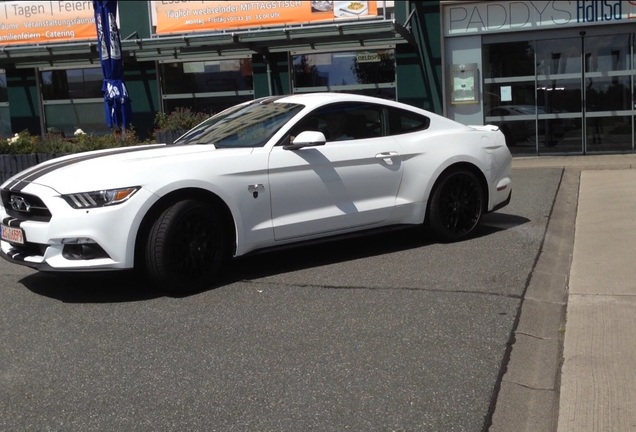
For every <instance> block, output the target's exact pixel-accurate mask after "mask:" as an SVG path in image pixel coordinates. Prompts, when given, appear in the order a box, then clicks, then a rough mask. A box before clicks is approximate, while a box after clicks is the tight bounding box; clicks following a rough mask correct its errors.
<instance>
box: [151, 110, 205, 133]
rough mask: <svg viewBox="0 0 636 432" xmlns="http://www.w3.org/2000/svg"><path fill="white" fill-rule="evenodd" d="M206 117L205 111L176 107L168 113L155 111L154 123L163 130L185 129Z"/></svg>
mask: <svg viewBox="0 0 636 432" xmlns="http://www.w3.org/2000/svg"><path fill="white" fill-rule="evenodd" d="M208 117H209V115H208V114H206V113H203V112H195V111H192V110H191V109H190V108H181V107H178V108H177V109H175V110H174V111H172V112H170V113H162V112H159V113H157V115H155V125H156V126H157V128H158V129H159V130H164V131H175V130H184V129H186V130H187V129H192V128H193V127H194V126H196V125H198V124H199V123H201V122H202V121H203V120H205V119H207V118H208Z"/></svg>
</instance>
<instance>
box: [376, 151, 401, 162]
mask: <svg viewBox="0 0 636 432" xmlns="http://www.w3.org/2000/svg"><path fill="white" fill-rule="evenodd" d="M397 155H398V152H396V151H388V152H382V153H378V154H376V155H375V158H376V159H382V160H383V161H384V163H385V164H387V165H393V158H394V157H395V156H397Z"/></svg>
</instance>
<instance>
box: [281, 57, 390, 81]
mask: <svg viewBox="0 0 636 432" xmlns="http://www.w3.org/2000/svg"><path fill="white" fill-rule="evenodd" d="M292 62H293V72H294V78H293V79H294V87H296V88H303V87H305V88H306V87H325V86H326V87H337V86H346V85H354V84H383V83H394V82H395V54H394V51H393V50H379V51H357V52H339V53H321V54H302V55H294V56H292Z"/></svg>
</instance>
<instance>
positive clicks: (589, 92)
mask: <svg viewBox="0 0 636 432" xmlns="http://www.w3.org/2000/svg"><path fill="white" fill-rule="evenodd" d="M583 33H584V32H583ZM536 58H537V94H536V96H537V99H536V100H537V112H538V115H537V130H536V133H537V142H538V145H539V153H543V154H545V153H555V152H558V153H563V152H568V153H569V152H574V153H593V152H603V153H607V152H614V151H629V150H632V142H633V138H632V130H633V127H632V121H633V112H632V108H631V104H632V102H631V75H630V74H631V68H632V66H631V51H630V35H629V34H622V35H611V36H585V34H582V35H581V36H579V37H574V38H562V39H552V40H543V41H537V42H536Z"/></svg>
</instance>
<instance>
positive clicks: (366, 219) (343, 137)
mask: <svg viewBox="0 0 636 432" xmlns="http://www.w3.org/2000/svg"><path fill="white" fill-rule="evenodd" d="M311 115H313V117H314V118H315V119H316V120H317V124H316V126H314V128H318V129H319V130H320V131H321V132H324V133H325V135H326V136H327V137H328V138H327V142H326V143H325V145H322V146H315V147H305V148H302V149H299V150H285V149H283V147H282V146H276V147H274V148H273V149H272V152H271V153H270V160H269V183H270V192H271V200H272V221H273V228H274V237H275V239H276V240H288V239H300V238H303V237H312V236H321V235H330V234H337V233H339V232H346V231H351V230H356V229H364V228H367V227H373V226H374V225H378V224H381V223H382V222H383V221H385V220H386V219H387V218H388V217H389V216H390V215H391V213H392V211H393V209H394V207H395V204H396V196H397V193H398V189H399V186H400V182H401V180H402V160H401V155H400V149H399V145H398V143H397V142H396V141H395V140H394V139H393V138H391V137H388V136H382V130H383V126H382V122H383V121H384V120H383V119H384V118H385V117H386V115H385V113H384V110H383V108H382V107H381V106H374V105H370V104H335V105H330V106H327V107H323V108H322V109H319V110H317V111H316V112H314V113H311ZM334 115H335V117H334ZM338 117H340V120H342V119H345V126H346V130H345V131H344V132H345V133H344V134H340V135H338V136H336V135H335V133H334V132H333V131H331V133H330V131H329V126H330V125H329V122H330V121H332V120H333V119H334V118H338ZM323 128H324V129H323ZM340 132H342V131H340ZM347 133H348V135H347Z"/></svg>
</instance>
